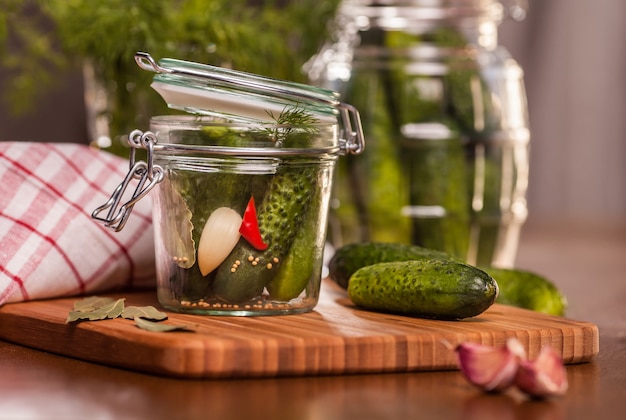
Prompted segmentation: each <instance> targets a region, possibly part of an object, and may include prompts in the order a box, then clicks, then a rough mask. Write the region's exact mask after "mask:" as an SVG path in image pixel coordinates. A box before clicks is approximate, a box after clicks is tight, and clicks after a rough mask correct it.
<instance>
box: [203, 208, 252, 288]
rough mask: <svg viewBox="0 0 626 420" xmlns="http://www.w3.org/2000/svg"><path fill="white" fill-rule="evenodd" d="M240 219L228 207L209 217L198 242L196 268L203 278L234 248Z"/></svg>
mask: <svg viewBox="0 0 626 420" xmlns="http://www.w3.org/2000/svg"><path fill="white" fill-rule="evenodd" d="M241 222H242V218H241V216H240V215H239V213H237V212H236V211H235V210H233V209H231V208H229V207H220V208H218V209H216V210H215V211H214V212H213V213H211V215H210V216H209V218H208V220H207V221H206V223H205V225H204V229H202V234H201V235H200V240H199V241H198V267H199V268H200V272H201V273H202V275H203V276H206V275H207V274H209V273H210V272H211V271H213V270H215V269H216V268H217V266H219V265H220V264H221V263H222V262H223V261H224V260H225V259H226V257H228V254H230V252H231V251H232V250H233V248H235V245H237V242H238V241H239V237H240V236H241V234H240V233H239V227H240V226H241Z"/></svg>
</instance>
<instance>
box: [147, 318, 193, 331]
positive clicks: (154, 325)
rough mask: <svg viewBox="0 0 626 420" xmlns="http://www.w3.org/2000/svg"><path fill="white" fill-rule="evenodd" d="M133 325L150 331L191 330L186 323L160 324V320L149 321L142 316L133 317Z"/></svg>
mask: <svg viewBox="0 0 626 420" xmlns="http://www.w3.org/2000/svg"><path fill="white" fill-rule="evenodd" d="M135 325H137V327H139V328H141V329H142V330H146V331H152V332H170V331H186V332H193V330H192V329H191V328H189V326H187V325H172V324H161V323H160V322H154V321H149V320H147V319H143V318H139V317H137V318H135Z"/></svg>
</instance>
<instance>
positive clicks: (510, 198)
mask: <svg viewBox="0 0 626 420" xmlns="http://www.w3.org/2000/svg"><path fill="white" fill-rule="evenodd" d="M513 6H517V4H514V5H513ZM511 10H514V11H515V12H516V13H518V12H520V11H523V9H519V8H512V9H511ZM507 12H508V10H505V7H504V6H503V5H502V4H501V3H499V2H498V1H496V0H456V1H455V0H344V1H343V2H342V3H341V5H340V7H339V10H338V14H337V16H336V20H335V22H334V39H333V40H332V41H331V42H329V43H328V44H327V45H325V46H324V47H323V49H322V50H321V51H320V52H319V53H318V54H317V55H316V56H315V57H313V58H312V59H311V60H310V61H309V62H308V63H307V65H306V69H307V71H308V73H309V77H310V80H311V82H312V83H313V84H316V85H319V86H323V87H326V88H330V89H333V90H336V91H338V92H340V93H341V94H342V95H343V96H342V98H343V99H344V100H345V101H347V102H350V103H351V104H353V105H354V106H355V107H357V108H358V109H359V111H360V113H361V119H362V123H363V129H364V134H365V138H366V139H367V143H368V147H367V149H366V150H365V152H364V153H363V154H362V155H361V156H359V158H358V159H351V158H350V157H348V158H347V159H345V160H343V162H340V165H339V167H338V173H337V179H336V180H335V185H334V194H333V200H332V204H331V209H332V210H331V215H330V225H329V239H330V241H331V243H332V245H334V246H339V245H342V244H345V243H350V242H361V241H385V242H403V243H415V244H418V245H422V246H425V247H429V248H434V249H439V250H443V251H446V252H449V253H450V254H453V255H454V256H456V257H458V258H461V259H463V260H466V261H467V262H469V263H471V264H476V265H481V266H488V265H494V266H501V267H507V266H512V265H513V264H514V260H515V255H516V252H517V244H518V237H519V232H520V229H521V226H522V225H523V223H524V221H525V219H526V215H527V207H526V189H527V182H528V155H529V138H530V134H529V127H528V117H527V105H526V95H525V89H524V84H523V74H522V70H521V69H520V67H519V66H518V64H517V63H516V62H515V61H514V60H513V59H512V58H511V57H510V55H509V53H508V52H507V51H506V50H505V49H504V48H503V47H502V46H499V45H498V40H497V30H498V25H499V24H500V22H501V20H502V19H503V17H504V16H505V14H506V13H507Z"/></svg>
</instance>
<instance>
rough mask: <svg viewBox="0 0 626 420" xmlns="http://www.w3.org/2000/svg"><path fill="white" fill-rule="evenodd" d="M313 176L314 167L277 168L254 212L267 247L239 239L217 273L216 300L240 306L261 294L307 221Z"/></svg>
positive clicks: (313, 181)
mask: <svg viewBox="0 0 626 420" xmlns="http://www.w3.org/2000/svg"><path fill="white" fill-rule="evenodd" d="M316 174H317V172H316V167H312V166H310V165H309V166H307V165H306V164H305V165H303V166H299V165H290V166H280V167H279V168H278V171H277V173H276V174H275V175H274V176H273V177H272V179H271V180H270V183H269V185H268V188H267V191H266V192H265V195H264V196H263V200H262V201H261V203H260V205H259V208H258V209H257V217H258V222H259V229H260V231H261V236H262V237H263V240H264V242H265V243H266V244H268V248H267V249H266V250H264V251H258V250H256V249H254V248H253V247H252V246H251V245H250V244H248V243H247V242H246V241H245V240H243V239H241V240H240V241H239V243H238V244H237V246H236V247H235V249H234V250H233V251H232V252H231V253H230V255H229V256H228V257H227V258H226V260H225V261H224V262H223V263H222V264H221V265H220V268H218V270H217V273H216V276H215V280H214V282H213V291H214V293H215V295H216V296H217V297H219V298H220V299H222V300H224V301H226V302H229V303H242V302H246V301H249V300H250V299H252V298H254V297H256V296H259V295H260V294H261V293H262V291H263V288H264V287H265V286H266V285H267V284H268V283H269V282H270V281H271V280H272V278H273V277H274V276H275V275H276V273H277V271H278V270H279V269H280V266H281V264H282V262H283V259H284V258H285V257H286V256H287V254H288V252H289V249H290V248H291V245H292V244H293V241H294V239H295V237H296V234H297V231H298V229H301V228H302V224H303V223H305V222H306V220H305V215H306V211H307V207H308V206H309V203H310V201H311V198H312V197H314V196H316V194H315V193H314V189H315V188H317V178H316Z"/></svg>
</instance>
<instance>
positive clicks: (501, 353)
mask: <svg viewBox="0 0 626 420" xmlns="http://www.w3.org/2000/svg"><path fill="white" fill-rule="evenodd" d="M455 351H456V354H457V360H458V365H459V368H460V369H461V372H462V373H463V375H464V376H465V377H466V379H467V380H468V381H469V382H470V383H472V384H473V385H475V386H477V387H479V388H481V389H482V390H484V391H490V392H492V391H493V392H497V391H502V390H504V389H506V388H508V387H509V386H511V385H512V384H513V382H514V380H515V377H516V374H517V371H518V367H519V364H520V361H521V360H522V359H524V358H525V351H524V348H523V347H522V345H521V343H520V342H519V341H518V340H516V339H509V340H508V341H507V343H506V345H505V346H503V347H490V346H484V345H481V344H475V343H463V344H459V345H458V346H457V347H456V349H455Z"/></svg>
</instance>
